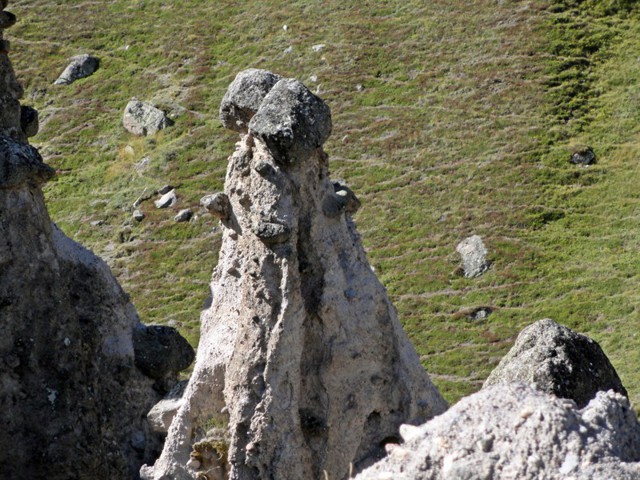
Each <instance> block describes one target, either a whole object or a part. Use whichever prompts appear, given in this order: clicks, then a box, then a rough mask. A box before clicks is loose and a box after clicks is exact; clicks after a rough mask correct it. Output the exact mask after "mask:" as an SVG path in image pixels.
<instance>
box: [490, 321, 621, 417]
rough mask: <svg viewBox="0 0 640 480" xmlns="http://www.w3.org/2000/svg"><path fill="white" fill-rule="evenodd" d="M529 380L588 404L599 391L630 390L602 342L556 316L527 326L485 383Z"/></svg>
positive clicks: (544, 388) (557, 394)
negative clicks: (610, 360) (571, 327)
mask: <svg viewBox="0 0 640 480" xmlns="http://www.w3.org/2000/svg"><path fill="white" fill-rule="evenodd" d="M504 382H507V383H509V382H525V383H529V384H531V385H532V386H533V387H535V388H537V389H538V390H542V391H543V392H547V393H550V394H553V395H556V396H557V397H561V398H569V399H571V400H573V401H575V402H576V403H577V404H578V406H579V407H584V406H585V405H586V404H587V403H589V401H590V400H591V399H592V398H594V397H595V396H596V393H598V392H599V391H607V390H614V391H616V392H618V393H620V394H622V395H624V396H626V395H627V391H626V390H625V388H624V387H623V386H622V382H621V381H620V378H619V377H618V374H617V373H616V370H615V369H614V368H613V366H612V365H611V363H610V362H609V359H608V358H607V357H606V355H605V354H604V352H603V351H602V349H601V348H600V345H598V344H597V343H596V342H594V341H593V340H591V339H590V338H588V337H585V336H584V335H580V334H579V333H575V332H573V331H572V330H570V329H568V328H567V327H563V326H562V325H559V324H557V323H556V322H554V321H553V320H550V319H545V320H540V321H538V322H536V323H534V324H533V325H530V326H529V327H527V328H525V329H524V330H523V331H522V332H520V335H518V338H517V340H516V343H515V345H514V346H513V348H512V349H511V350H510V351H509V353H507V355H506V356H505V357H504V358H503V359H502V361H501V362H500V364H499V365H498V366H497V367H496V369H495V370H494V371H493V372H491V375H489V378H487V381H486V382H485V384H484V386H485V387H488V386H490V385H495V384H497V383H504Z"/></svg>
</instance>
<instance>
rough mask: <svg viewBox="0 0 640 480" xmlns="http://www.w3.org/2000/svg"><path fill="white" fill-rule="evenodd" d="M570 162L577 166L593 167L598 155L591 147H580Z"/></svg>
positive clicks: (575, 150)
mask: <svg viewBox="0 0 640 480" xmlns="http://www.w3.org/2000/svg"><path fill="white" fill-rule="evenodd" d="M570 161H571V163H573V164H575V165H593V164H594V163H596V154H595V152H594V151H593V149H592V148H591V147H587V146H579V147H576V148H575V149H574V150H573V153H572V154H571V160H570Z"/></svg>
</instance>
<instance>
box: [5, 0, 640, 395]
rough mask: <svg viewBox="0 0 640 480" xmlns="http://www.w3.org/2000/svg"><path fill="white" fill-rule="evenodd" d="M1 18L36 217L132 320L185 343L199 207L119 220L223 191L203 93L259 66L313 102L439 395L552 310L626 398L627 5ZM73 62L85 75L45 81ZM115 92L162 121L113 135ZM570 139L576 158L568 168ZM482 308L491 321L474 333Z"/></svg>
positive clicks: (304, 4)
mask: <svg viewBox="0 0 640 480" xmlns="http://www.w3.org/2000/svg"><path fill="white" fill-rule="evenodd" d="M12 10H13V11H14V13H16V14H17V15H18V18H19V23H18V25H16V26H15V27H14V28H12V29H11V30H10V31H8V37H10V39H11V40H12V42H13V50H14V53H13V54H12V59H13V61H14V64H15V65H16V68H17V70H18V72H19V74H20V77H21V80H22V81H23V83H24V84H25V86H26V92H27V93H26V99H27V102H29V101H31V102H33V104H34V105H35V106H36V107H37V108H38V109H39V110H40V112H41V116H42V120H43V122H42V123H43V126H42V129H41V133H40V134H39V135H38V136H36V137H35V138H34V139H33V143H35V144H36V145H37V146H39V147H40V149H41V151H42V152H43V154H44V155H45V157H46V159H47V161H48V162H49V163H50V164H51V165H53V166H54V167H55V168H56V169H58V171H59V175H58V179H57V180H56V181H55V182H52V183H51V184H50V185H49V186H48V187H47V197H48V201H49V208H50V211H51V214H52V217H53V218H54V220H55V221H56V222H58V223H59V224H60V225H61V227H62V228H63V229H64V230H65V231H66V232H67V234H69V235H70V236H72V237H74V238H75V239H76V240H79V241H81V242H82V243H84V244H86V245H88V246H90V247H92V248H93V249H94V250H95V251H96V252H97V253H99V254H100V255H102V256H104V257H105V258H107V259H108V261H109V263H110V264H111V265H112V267H113V269H114V271H115V272H116V274H117V276H118V278H119V279H120V281H121V282H122V284H123V285H124V286H125V288H126V289H127V290H128V291H129V292H130V293H131V296H132V299H133V301H134V303H135V304H136V307H137V308H138V311H139V312H140V314H141V317H142V319H143V320H144V321H146V322H157V323H174V324H176V325H178V326H179V327H180V328H181V330H182V331H183V333H185V334H186V335H187V336H188V337H189V338H190V339H191V340H192V341H193V342H194V343H195V342H197V337H198V316H199V310H200V308H201V307H202V305H203V302H204V301H205V299H206V298H207V296H208V294H209V292H208V286H207V284H208V280H209V276H210V273H211V270H212V268H213V266H214V264H215V261H216V255H217V250H218V242H219V231H218V227H217V222H215V221H214V219H213V218H211V217H210V216H208V215H207V214H203V215H200V216H199V218H198V219H197V220H195V221H193V222H191V223H189V224H176V223H175V222H173V215H174V214H175V212H173V211H172V212H168V211H164V210H156V209H155V208H154V207H153V204H152V203H151V201H150V200H148V201H146V202H144V203H143V204H142V210H143V211H144V212H145V214H146V215H147V218H146V219H145V220H144V221H143V222H141V223H136V222H134V221H132V220H131V205H132V204H133V202H134V201H135V200H136V199H137V198H138V197H139V196H140V195H141V194H142V193H143V191H145V188H146V191H147V192H148V193H150V192H153V191H154V190H155V189H157V188H159V187H160V186H162V185H163V184H166V183H170V184H173V185H176V186H178V193H179V195H180V197H181V198H180V204H179V205H178V208H185V207H188V206H191V207H196V208H197V203H198V199H199V198H200V197H201V196H202V195H204V194H206V193H210V192H213V191H216V190H219V189H220V188H221V187H222V184H223V181H224V171H225V166H226V157H227V156H228V155H229V154H230V153H231V152H232V150H233V143H234V142H235V140H236V136H235V134H233V133H231V132H227V131H225V130H224V129H222V127H221V125H220V123H219V122H218V120H217V110H218V105H219V102H220V99H221V98H222V95H223V93H224V91H225V89H226V87H227V85H228V84H229V83H230V81H231V80H232V79H233V77H234V76H235V74H236V73H237V72H238V71H240V70H242V69H245V68H249V67H256V68H266V69H269V70H272V71H275V72H277V73H280V74H282V75H287V76H292V77H296V78H299V79H300V80H302V81H303V82H305V83H306V84H307V85H308V86H309V87H310V88H312V89H313V90H314V91H317V92H318V93H319V94H320V95H321V96H322V97H323V98H324V99H326V101H327V102H328V103H329V105H330V106H331V108H332V112H333V120H334V121H333V123H334V132H333V135H332V137H331V139H330V140H329V142H328V143H327V145H326V150H327V151H328V153H329V155H330V158H331V162H332V163H331V168H332V172H333V176H334V177H336V178H344V179H346V180H347V182H348V183H349V184H350V185H351V186H352V188H353V189H354V190H355V191H356V193H357V194H358V195H359V196H360V197H361V199H362V200H363V208H362V209H361V211H360V212H359V213H358V215H357V216H356V221H357V223H358V225H359V229H360V231H361V233H362V236H363V241H364V243H365V245H366V247H367V249H368V252H369V256H370V260H371V263H372V264H373V265H374V266H375V268H376V269H377V272H378V274H379V276H380V278H381V280H382V281H383V282H384V284H385V285H386V286H387V288H388V290H389V293H390V294H391V297H392V299H393V301H394V302H395V304H396V306H397V308H398V311H399V315H400V317H401V319H402V321H403V323H404V325H405V327H406V329H407V331H408V333H409V335H410V336H411V338H412V340H413V341H414V343H415V345H416V347H417V349H418V351H419V353H420V354H421V356H422V358H423V360H424V364H425V366H426V367H427V369H428V370H429V372H431V373H432V374H433V376H434V380H435V382H436V384H437V385H438V386H439V387H440V388H441V390H442V391H443V393H444V394H445V396H446V397H447V398H448V400H450V401H455V400H456V399H457V398H459V397H460V396H461V395H463V394H467V393H469V392H471V391H474V390H476V389H478V388H479V387H480V385H481V384H482V381H483V380H484V378H486V376H487V375H488V373H489V371H490V370H491V369H492V367H493V366H494V365H495V364H496V363H497V361H498V360H499V359H500V357H501V356H502V355H503V354H504V353H505V351H506V350H507V349H508V348H509V347H510V345H511V343H512V342H513V339H514V337H515V335H516V334H517V333H518V331H519V330H520V329H521V328H522V327H523V326H525V325H527V324H529V323H531V322H533V321H535V320H538V319H540V318H543V317H552V318H554V319H555V320H557V321H558V322H561V323H564V324H567V325H569V326H570V327H572V328H574V329H576V330H578V331H582V332H585V333H588V334H589V335H591V336H593V337H594V338H595V339H596V340H598V341H599V342H600V343H601V344H602V346H603V347H604V349H605V351H606V353H607V354H608V355H609V356H610V358H611V359H612V361H613V363H614V365H615V366H616V368H617V369H618V371H619V373H620V375H621V377H622V379H623V382H624V383H625V385H626V386H627V388H628V390H629V392H630V394H631V397H632V401H633V402H634V403H635V404H636V405H638V404H640V375H639V374H637V373H636V371H635V370H636V369H635V364H636V363H637V360H638V358H637V357H638V356H640V354H638V353H637V352H640V348H639V347H640V339H637V338H636V337H635V332H636V329H637V326H638V320H639V318H638V312H637V311H636V305H637V304H638V300H639V298H638V297H639V294H638V293H636V292H637V288H634V287H636V285H638V274H637V272H638V271H639V267H640V262H639V261H638V259H637V258H638V255H637V254H636V251H637V249H638V244H639V243H640V235H638V234H637V233H636V232H637V231H638V228H637V227H636V223H637V221H638V220H639V219H640V212H638V209H637V205H638V198H639V194H638V190H637V188H635V181H634V173H635V171H636V169H637V167H638V165H637V163H638V162H637V158H638V146H639V145H640V144H639V143H638V130H639V129H638V124H639V122H638V120H639V118H638V117H639V115H640V114H639V113H638V112H639V111H640V109H638V102H639V101H640V100H639V99H640V89H639V88H638V86H637V84H638V77H639V75H640V71H639V70H640V67H639V66H638V64H637V58H639V57H640V40H638V39H640V35H638V34H639V33H640V32H639V31H638V30H639V29H640V20H639V17H638V13H637V12H636V11H634V8H633V5H631V4H630V3H625V2H623V1H621V0H620V1H614V0H611V1H608V2H595V1H593V2H590V1H582V2H581V1H577V0H576V1H559V0H558V1H552V0H535V1H509V0H506V1H500V2H496V1H495V0H479V1H475V2H464V1H458V0H436V1H432V2H422V1H417V0H409V1H402V2H401V1H397V0H386V1H359V2H352V1H342V2H335V1H311V0H309V1H297V2H295V1H294V2H282V1H276V2H258V1H253V0H248V1H246V2H230V1H218V2H207V1H204V0H183V1H178V0H174V1H168V0H167V1H163V0H148V1H144V0H130V1H123V0H114V1H111V2H86V1H80V0H68V1H65V2H58V1H54V0H39V1H35V0H21V1H18V0H16V1H14V2H13V3H12ZM285 25H286V28H283V27H284V26H285ZM317 44H324V45H325V47H324V48H323V49H322V50H320V51H318V52H316V51H314V50H313V49H312V48H311V47H312V46H313V45H317ZM84 52H87V53H92V54H96V55H97V56H99V57H100V58H101V59H102V64H101V68H100V70H99V71H98V72H97V73H96V74H95V75H94V76H92V77H90V78H88V79H84V80H81V81H79V82H77V83H75V84H73V85H72V86H70V87H54V86H53V85H52V83H53V81H54V80H55V78H56V76H57V74H58V73H59V72H60V71H61V70H62V69H63V68H64V66H65V62H66V58H68V57H70V56H71V55H74V54H77V53H84ZM134 96H135V97H137V98H139V99H142V100H150V101H153V102H155V103H156V104H157V105H158V106H160V107H162V108H165V109H167V110H168V111H170V112H171V113H172V116H173V117H174V118H175V120H176V124H175V126H173V127H171V128H170V129H167V130H166V131H164V132H162V133H161V134H159V135H157V136H156V137H154V138H146V139H140V138H134V137H132V136H131V135H129V134H128V133H127V132H125V131H124V130H123V129H122V127H121V116H122V112H123V109H124V106H125V105H126V103H127V101H128V100H129V99H130V98H131V97H134ZM578 143H584V144H590V145H592V146H593V147H594V148H595V150H596V153H597V155H598V164H597V165H595V166H592V167H588V168H584V167H577V166H574V165H571V164H570V163H568V158H569V149H570V148H571V146H572V145H574V144H578ZM145 157H147V158H148V165H147V167H146V168H141V167H139V166H137V165H139V163H140V161H141V160H142V159H143V158H145ZM92 221H101V222H103V223H102V224H100V225H92V224H91V222H92ZM472 233H476V234H479V235H481V236H483V238H484V239H485V243H486V244H487V246H488V248H489V250H490V252H491V260H492V262H493V264H492V267H491V269H490V270H489V271H488V272H487V273H486V274H485V275H484V276H482V277H480V278H478V279H464V278H461V277H459V276H457V275H456V274H455V270H456V266H457V263H458V256H457V254H456V252H455V245H456V244H457V243H458V242H459V241H460V240H461V239H463V238H464V237H465V236H468V235H470V234H472ZM481 306H487V307H491V308H492V309H493V313H492V315H491V316H489V317H488V318H486V319H484V320H471V319H470V318H469V315H468V313H469V312H470V311H472V310H473V309H474V308H477V307H481Z"/></svg>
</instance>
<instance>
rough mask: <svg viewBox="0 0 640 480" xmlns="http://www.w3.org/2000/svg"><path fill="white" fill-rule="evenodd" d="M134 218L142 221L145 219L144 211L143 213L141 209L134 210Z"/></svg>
mask: <svg viewBox="0 0 640 480" xmlns="http://www.w3.org/2000/svg"><path fill="white" fill-rule="evenodd" d="M133 219H134V220H135V221H136V222H141V221H142V220H144V213H142V212H141V211H140V210H134V211H133Z"/></svg>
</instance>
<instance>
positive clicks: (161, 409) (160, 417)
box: [147, 380, 188, 433]
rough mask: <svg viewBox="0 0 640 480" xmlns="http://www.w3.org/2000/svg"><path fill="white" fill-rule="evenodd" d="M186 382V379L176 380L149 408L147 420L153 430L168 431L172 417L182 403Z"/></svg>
mask: <svg viewBox="0 0 640 480" xmlns="http://www.w3.org/2000/svg"><path fill="white" fill-rule="evenodd" d="M187 383H188V381H187V380H183V381H182V382H178V383H177V384H176V385H175V386H174V387H173V388H172V389H171V391H170V392H169V393H167V395H165V397H164V398H163V399H162V400H160V401H159V402H158V403H156V404H155V405H154V406H153V407H152V408H151V410H149V413H147V420H148V421H149V425H150V426H151V429H152V430H153V431H154V432H158V433H167V432H168V431H169V427H170V426H171V422H172V421H173V417H175V416H176V412H177V411H178V409H179V408H180V407H181V406H182V404H183V403H184V400H183V398H182V395H183V394H184V389H185V388H186V386H187Z"/></svg>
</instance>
